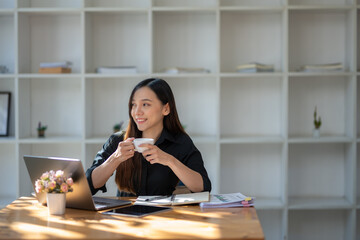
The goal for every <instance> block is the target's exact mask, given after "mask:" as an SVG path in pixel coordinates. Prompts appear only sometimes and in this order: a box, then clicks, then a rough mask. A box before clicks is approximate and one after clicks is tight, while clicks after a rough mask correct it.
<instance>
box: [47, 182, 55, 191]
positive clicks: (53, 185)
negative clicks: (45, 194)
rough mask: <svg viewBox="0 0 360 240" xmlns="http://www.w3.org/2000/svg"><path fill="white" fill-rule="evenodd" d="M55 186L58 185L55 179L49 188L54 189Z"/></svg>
mask: <svg viewBox="0 0 360 240" xmlns="http://www.w3.org/2000/svg"><path fill="white" fill-rule="evenodd" d="M55 187H56V182H55V181H51V182H49V185H48V188H49V189H50V190H53V189H54V188H55Z"/></svg>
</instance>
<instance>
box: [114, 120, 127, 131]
mask: <svg viewBox="0 0 360 240" xmlns="http://www.w3.org/2000/svg"><path fill="white" fill-rule="evenodd" d="M123 124H124V121H121V122H120V123H117V124H115V125H114V126H113V132H114V133H116V132H119V131H120V130H121V127H122V125H123Z"/></svg>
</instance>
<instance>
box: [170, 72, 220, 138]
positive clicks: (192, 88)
mask: <svg viewBox="0 0 360 240" xmlns="http://www.w3.org/2000/svg"><path fill="white" fill-rule="evenodd" d="M166 81H167V83H168V84H169V85H170V87H171V89H172V91H173V94H174V96H175V101H176V108H177V111H178V114H179V118H180V121H181V124H183V125H184V126H185V131H186V132H187V133H188V134H189V135H190V136H196V137H198V138H199V137H207V138H214V137H215V136H216V135H217V119H218V118H217V114H218V112H217V106H218V103H217V97H216V96H217V95H218V92H217V89H216V86H217V81H216V79H215V78H181V77H179V78H167V79H166ZM199 109H201V111H199Z"/></svg>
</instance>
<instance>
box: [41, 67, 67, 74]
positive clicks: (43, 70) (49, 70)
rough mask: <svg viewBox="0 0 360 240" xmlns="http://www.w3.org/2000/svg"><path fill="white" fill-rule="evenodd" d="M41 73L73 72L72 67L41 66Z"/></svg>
mask: <svg viewBox="0 0 360 240" xmlns="http://www.w3.org/2000/svg"><path fill="white" fill-rule="evenodd" d="M39 73H71V68H63V67H53V68H39Z"/></svg>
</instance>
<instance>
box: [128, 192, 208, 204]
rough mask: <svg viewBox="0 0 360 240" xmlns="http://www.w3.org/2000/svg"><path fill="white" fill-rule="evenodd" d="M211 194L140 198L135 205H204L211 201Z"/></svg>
mask: <svg viewBox="0 0 360 240" xmlns="http://www.w3.org/2000/svg"><path fill="white" fill-rule="evenodd" d="M209 197H210V193H209V192H198V193H187V194H176V195H175V194H173V195H170V196H166V195H165V196H161V195H157V196H139V197H138V198H137V199H136V201H135V203H134V204H136V205H153V206H154V205H155V206H166V205H185V204H194V203H202V202H207V201H209Z"/></svg>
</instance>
